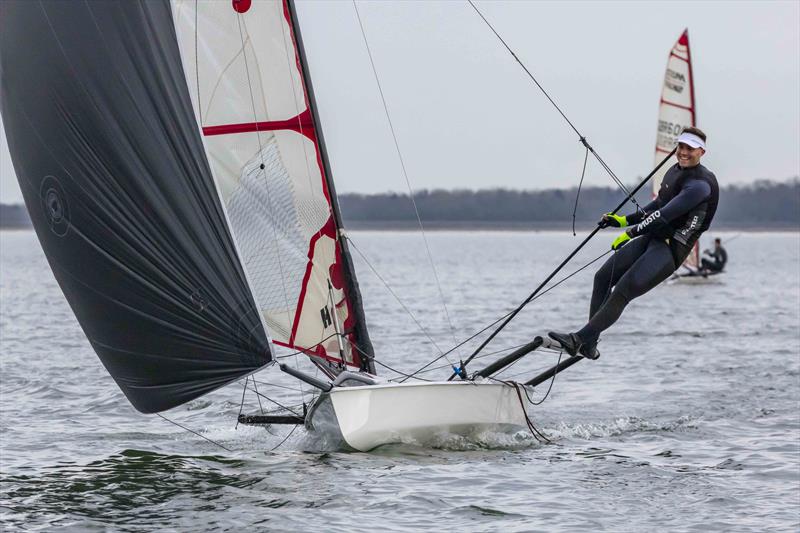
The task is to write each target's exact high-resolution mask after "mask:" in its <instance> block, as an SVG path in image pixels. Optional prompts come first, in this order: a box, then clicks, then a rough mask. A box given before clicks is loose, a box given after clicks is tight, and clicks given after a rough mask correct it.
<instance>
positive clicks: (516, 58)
mask: <svg viewBox="0 0 800 533" xmlns="http://www.w3.org/2000/svg"><path fill="white" fill-rule="evenodd" d="M353 1H355V0H353ZM467 2H469V5H471V6H472V9H474V10H475V12H476V13H477V14H478V16H480V17H481V19H483V22H485V23H486V25H487V26H488V27H489V29H490V30H492V33H494V35H495V37H497V38H498V39H499V40H500V42H501V43H503V46H504V47H505V48H506V50H508V52H509V53H510V54H511V55H512V57H513V58H514V59H515V60H516V62H517V63H519V66H520V67H522V70H524V71H525V73H526V74H527V75H528V77H529V78H530V79H531V80H533V83H535V84H536V86H537V87H538V88H539V90H540V91H542V94H544V96H545V98H547V99H548V100H549V101H550V103H551V104H553V107H555V108H556V111H558V113H559V114H560V115H561V116H562V117H564V120H566V121H567V124H569V126H570V128H572V131H574V132H575V134H576V135H577V136H578V140H579V141H580V142H581V144H583V145H584V146H585V147H586V148H587V150H589V151H590V152H592V155H593V156H595V157H596V158H597V160H598V161H599V162H600V164H601V165H602V166H603V168H604V169H605V170H606V172H608V173H609V175H610V176H611V179H613V180H614V182H615V183H616V184H617V185H618V186H619V187H620V188H621V189H622V191H623V192H625V194H629V192H628V190H627V189H626V188H625V185H623V184H622V182H621V181H620V180H619V178H617V176H616V174H614V172H612V171H611V168H610V167H609V166H608V165H606V163H605V161H603V159H602V158H601V157H600V154H598V153H597V152H595V150H594V148H592V146H591V145H590V144H589V141H587V140H586V137H585V136H584V135H582V134H581V132H580V131H578V128H576V127H575V124H573V123H572V121H571V120H570V119H569V118H568V117H567V115H566V114H564V112H563V111H562V110H561V108H560V107H558V104H556V102H555V100H553V98H551V97H550V95H549V94H548V93H547V91H545V89H544V87H542V85H541V84H540V83H539V81H538V80H537V79H536V77H534V75H533V74H532V73H531V71H530V70H528V67H526V66H525V64H524V63H523V62H522V61H521V60H520V58H519V57H517V54H515V53H514V51H513V50H512V49H511V47H510V46H508V43H506V41H505V39H503V38H502V37H500V34H499V33H497V30H495V29H494V26H492V24H491V23H490V22H489V21H488V20H487V19H486V17H484V16H483V13H481V11H480V10H479V9H478V7H477V6H476V5H475V3H474V2H473V1H472V0H467ZM633 201H634V203H636V200H635V199H634V200H633ZM636 205H637V206H638V204H636Z"/></svg>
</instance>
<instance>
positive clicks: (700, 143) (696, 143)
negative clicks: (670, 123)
mask: <svg viewBox="0 0 800 533" xmlns="http://www.w3.org/2000/svg"><path fill="white" fill-rule="evenodd" d="M678 142H679V143H683V144H688V145H689V146H691V147H692V148H702V149H703V150H705V149H706V143H705V141H704V140H703V139H701V138H700V137H698V136H697V135H695V134H694V133H688V132H683V133H681V135H680V137H678Z"/></svg>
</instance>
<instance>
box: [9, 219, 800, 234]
mask: <svg viewBox="0 0 800 533" xmlns="http://www.w3.org/2000/svg"><path fill="white" fill-rule="evenodd" d="M423 227H424V229H425V231H431V232H446V231H485V232H493V231H496V232H502V231H506V232H518V233H524V232H534V233H541V232H546V233H572V226H570V225H565V224H532V223H518V224H508V223H505V222H498V223H491V222H482V223H476V222H471V221H464V222H424V223H423ZM592 229H594V226H588V225H581V224H579V225H576V226H575V231H576V232H577V233H587V232H589V231H591V230H592ZM612 229H613V228H611V229H609V230H608V231H612ZM419 230H420V228H419V225H418V224H417V223H416V222H408V223H397V222H395V221H371V222H355V223H351V224H347V225H346V226H345V228H344V231H345V232H348V231H378V232H380V231H385V232H408V233H412V232H415V231H419ZM0 231H2V232H12V231H20V232H21V231H33V226H32V225H26V226H14V225H0ZM715 232H742V233H759V232H772V233H800V227H798V226H796V225H792V224H775V225H766V224H760V225H751V224H742V225H739V226H737V225H731V224H724V225H720V226H716V225H712V227H711V229H709V230H708V231H707V232H706V235H710V234H713V233H715Z"/></svg>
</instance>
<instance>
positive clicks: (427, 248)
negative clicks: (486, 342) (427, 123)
mask: <svg viewBox="0 0 800 533" xmlns="http://www.w3.org/2000/svg"><path fill="white" fill-rule="evenodd" d="M353 8H354V9H355V11H356V17H357V18H358V26H359V28H360V29H361V36H362V37H363V38H364V45H365V46H366V48H367V55H368V56H369V63H370V65H371V66H372V73H373V75H374V76H375V83H376V84H377V86H378V92H379V93H380V96H381V102H382V103H383V111H384V113H385V114H386V120H387V122H388V123H389V130H390V131H391V133H392V139H393V140H394V147H395V150H396V151H397V157H398V159H399V160H400V168H401V169H402V171H403V177H404V178H405V180H406V186H407V187H408V194H409V197H410V198H411V204H412V205H413V206H414V214H415V215H416V217H417V223H418V224H419V229H420V232H421V233H422V240H423V242H424V243H425V251H426V253H427V254H428V261H429V262H430V265H431V270H432V271H433V277H434V279H435V280H436V287H437V289H438V290H439V299H440V300H441V302H442V307H443V308H444V314H445V318H446V319H447V324H448V325H449V326H450V334H451V336H452V338H453V344H455V343H456V332H455V328H454V327H453V322H452V321H451V320H450V312H449V311H448V310H447V303H446V302H445V299H444V292H443V291H442V284H441V282H440V281H439V273H438V272H437V271H436V265H435V264H434V262H433V255H432V254H431V249H430V246H429V245H428V237H427V236H426V234H425V227H424V226H423V224H422V218H421V217H420V215H419V209H418V208H417V202H416V200H415V199H414V190H413V188H412V187H411V181H410V180H409V178H408V172H407V171H406V164H405V161H404V159H403V154H402V153H401V151H400V143H399V142H398V141H397V134H396V133H395V130H394V125H393V123H392V119H391V117H390V115H389V107H388V105H387V104H386V97H385V96H384V94H383V88H382V87H381V81H380V78H379V77H378V70H377V69H376V68H375V61H374V60H373V58H372V51H371V50H370V47H369V42H368V41H367V34H366V32H365V31H364V24H363V22H362V21H361V14H360V13H359V12H358V5H357V4H356V0H353ZM445 357H447V356H446V355H445ZM448 361H449V359H448Z"/></svg>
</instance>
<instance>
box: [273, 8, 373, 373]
mask: <svg viewBox="0 0 800 533" xmlns="http://www.w3.org/2000/svg"><path fill="white" fill-rule="evenodd" d="M285 2H286V8H287V10H288V12H289V16H290V20H291V24H292V32H293V34H294V39H295V43H296V46H297V54H298V62H299V63H300V68H301V69H302V73H303V81H304V82H305V86H306V91H307V95H308V107H309V109H310V110H311V119H312V123H313V124H314V128H315V130H316V134H317V145H318V147H319V151H320V155H321V160H322V168H323V179H324V180H325V183H326V185H327V186H328V192H329V193H330V202H331V211H332V214H333V220H334V223H335V224H336V228H337V238H336V241H337V243H338V244H339V247H340V249H341V254H342V255H341V256H342V266H343V267H344V271H345V277H346V283H347V290H348V293H349V296H350V299H351V301H352V303H353V304H354V305H353V307H354V308H355V313H356V321H355V334H356V339H357V340H358V351H359V352H361V355H362V356H363V357H362V368H361V369H362V370H365V371H367V372H369V373H371V374H374V373H375V363H374V362H373V361H372V357H373V356H374V350H373V347H372V342H371V341H370V339H369V334H368V333H367V328H366V318H365V316H364V307H363V305H362V300H361V292H360V291H359V288H358V282H357V280H356V272H355V268H354V266H353V261H352V257H351V255H350V250H349V248H348V246H347V238H346V236H345V234H344V224H343V222H342V215H341V211H340V210H339V199H338V197H337V196H336V186H335V185H334V182H333V173H332V172H331V164H330V160H329V158H328V149H327V146H326V144H325V136H324V133H323V130H322V126H321V122H320V119H319V113H318V112H317V100H316V98H315V96H314V85H313V83H312V80H311V75H310V73H309V71H308V61H307V59H306V52H305V47H304V46H303V37H302V33H301V31H300V24H299V22H298V19H297V10H296V9H295V2H294V0H285Z"/></svg>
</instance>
